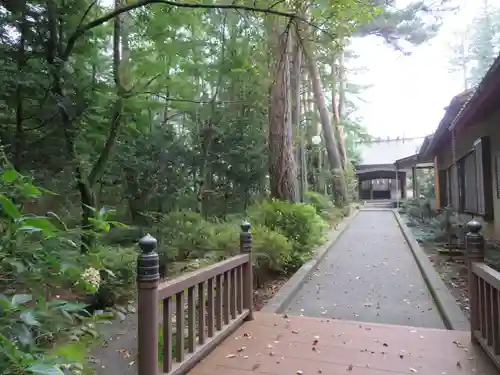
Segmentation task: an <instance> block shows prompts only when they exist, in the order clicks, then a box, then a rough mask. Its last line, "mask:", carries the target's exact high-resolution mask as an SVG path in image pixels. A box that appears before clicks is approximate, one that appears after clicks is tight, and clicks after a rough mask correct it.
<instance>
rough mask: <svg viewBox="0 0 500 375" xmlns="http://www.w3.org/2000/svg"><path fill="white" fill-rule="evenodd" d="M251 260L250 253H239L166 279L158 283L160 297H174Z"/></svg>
mask: <svg viewBox="0 0 500 375" xmlns="http://www.w3.org/2000/svg"><path fill="white" fill-rule="evenodd" d="M250 261H251V259H250V254H239V255H236V256H233V257H231V258H229V259H226V260H223V261H221V262H218V263H215V264H212V265H210V266H207V267H204V268H202V269H199V270H196V271H193V272H189V273H186V274H185V275H182V276H179V277H176V278H175V279H172V280H167V281H164V282H163V283H161V284H160V285H158V298H159V299H160V300H164V299H165V298H168V297H172V296H174V295H176V294H177V293H179V292H181V291H183V290H186V289H188V288H190V287H193V286H196V285H198V284H199V283H202V282H205V281H208V280H210V279H212V278H214V277H215V276H217V275H222V274H224V273H225V272H228V271H230V270H232V269H235V268H237V267H239V266H241V265H243V264H245V263H248V262H250Z"/></svg>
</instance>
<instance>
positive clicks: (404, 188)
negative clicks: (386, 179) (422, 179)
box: [401, 172, 406, 199]
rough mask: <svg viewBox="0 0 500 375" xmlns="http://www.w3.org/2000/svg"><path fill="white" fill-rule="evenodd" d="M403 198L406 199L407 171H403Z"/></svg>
mask: <svg viewBox="0 0 500 375" xmlns="http://www.w3.org/2000/svg"><path fill="white" fill-rule="evenodd" d="M401 199H406V172H403V173H401Z"/></svg>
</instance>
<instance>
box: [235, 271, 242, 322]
mask: <svg viewBox="0 0 500 375" xmlns="http://www.w3.org/2000/svg"><path fill="white" fill-rule="evenodd" d="M236 275H237V281H236V283H237V287H238V288H237V290H236V297H237V305H238V306H237V307H238V314H241V313H242V312H243V267H241V266H240V267H238V268H237V269H236Z"/></svg>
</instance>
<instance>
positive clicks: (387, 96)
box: [352, 0, 500, 137]
mask: <svg viewBox="0 0 500 375" xmlns="http://www.w3.org/2000/svg"><path fill="white" fill-rule="evenodd" d="M455 2H456V3H461V7H460V10H459V11H458V12H457V13H456V14H450V15H447V16H446V18H445V21H444V25H443V27H442V29H441V30H440V32H439V34H438V36H436V37H435V38H434V39H432V40H431V41H430V42H429V43H426V44H425V45H422V46H419V47H417V48H415V49H414V50H413V54H412V55H411V56H406V57H405V56H402V55H401V54H400V53H398V52H395V51H394V50H392V49H391V48H390V47H388V46H387V45H386V44H384V42H383V41H382V40H380V39H377V38H375V37H369V38H364V39H359V40H355V41H353V49H354V50H355V51H356V53H357V54H359V55H360V58H359V59H358V60H359V61H357V64H360V65H361V66H364V67H366V68H367V71H366V73H360V74H359V75H357V76H356V77H352V78H353V79H355V81H356V82H357V83H365V84H372V85H373V86H372V87H371V88H369V89H367V90H366V91H365V93H364V94H363V95H362V98H363V99H364V100H366V101H367V103H366V104H362V105H360V111H359V115H360V116H362V117H363V119H364V121H363V124H364V125H365V126H366V127H367V128H368V131H369V133H370V134H371V135H373V136H380V137H386V136H391V137H397V136H403V135H404V136H423V135H426V134H429V133H432V132H433V131H434V129H435V128H436V126H437V124H438V123H439V121H440V120H441V118H442V116H443V114H444V110H443V108H444V107H445V106H446V105H447V104H448V103H449V101H450V100H451V98H452V97H453V96H454V95H456V94H457V93H459V92H461V91H463V84H462V80H461V77H460V73H449V71H448V59H449V56H450V51H449V47H448V46H449V44H450V42H452V41H453V36H454V34H456V32H457V30H459V29H461V28H462V27H463V26H465V24H468V23H470V22H471V21H472V18H473V17H474V15H476V14H477V13H478V12H479V11H480V7H481V5H482V1H479V0H460V1H455ZM490 5H500V0H490Z"/></svg>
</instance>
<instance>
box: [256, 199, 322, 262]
mask: <svg viewBox="0 0 500 375" xmlns="http://www.w3.org/2000/svg"><path fill="white" fill-rule="evenodd" d="M249 215H250V218H251V222H252V223H254V225H257V224H259V225H264V226H266V227H268V228H269V229H271V230H273V231H276V232H278V233H281V234H282V235H284V236H285V237H286V238H287V239H288V240H289V241H290V242H291V243H292V246H293V253H292V257H294V256H296V255H310V253H311V250H312V249H313V247H314V246H316V245H318V244H320V243H321V242H322V240H323V233H324V229H325V228H326V227H327V225H326V223H325V221H324V220H323V219H322V218H321V217H320V216H319V215H318V214H317V213H316V210H315V208H314V207H313V206H311V205H308V204H295V203H290V202H285V201H279V200H271V201H269V202H263V203H260V204H257V205H255V206H253V207H251V209H250V213H249Z"/></svg>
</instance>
